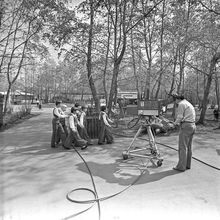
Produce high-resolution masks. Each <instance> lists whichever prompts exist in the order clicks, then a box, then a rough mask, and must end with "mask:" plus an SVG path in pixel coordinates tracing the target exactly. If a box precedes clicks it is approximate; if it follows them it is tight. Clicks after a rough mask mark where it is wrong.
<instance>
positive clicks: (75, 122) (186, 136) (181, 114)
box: [51, 95, 196, 171]
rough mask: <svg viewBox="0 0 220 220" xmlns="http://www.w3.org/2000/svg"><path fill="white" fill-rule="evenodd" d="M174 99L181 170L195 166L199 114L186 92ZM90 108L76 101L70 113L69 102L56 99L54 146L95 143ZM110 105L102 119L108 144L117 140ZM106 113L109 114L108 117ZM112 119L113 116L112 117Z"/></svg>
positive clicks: (101, 139)
mask: <svg viewBox="0 0 220 220" xmlns="http://www.w3.org/2000/svg"><path fill="white" fill-rule="evenodd" d="M173 99H174V102H176V104H178V109H177V117H176V120H175V121H174V122H173V123H172V124H173V125H174V126H179V127H180V131H179V143H178V156H179V160H178V163H177V165H176V166H175V167H174V168H173V169H174V170H177V171H185V170H187V169H190V168H191V159H192V139H193V135H194V133H195V130H196V125H195V120H196V114H195V109H194V107H193V105H192V104H191V103H190V102H188V101H187V100H186V99H185V98H184V96H183V95H173ZM86 110H87V109H86V108H85V107H81V106H79V105H78V104H75V106H74V107H72V108H71V113H70V114H68V113H66V112H65V111H66V106H65V105H62V103H61V102H60V101H57V102H56V107H55V108H54V109H53V116H54V117H53V120H52V126H53V133H52V138H51V147H52V148H54V147H57V144H59V142H60V141H61V142H62V146H63V147H64V148H65V149H71V148H72V145H73V144H74V145H75V146H76V147H81V149H85V148H86V147H87V146H88V145H89V144H92V143H91V140H90V138H89V136H88V134H87V130H86V120H85V116H86ZM105 110H106V108H103V109H101V112H100V116H102V117H100V120H102V121H103V123H101V124H103V126H101V129H100V137H99V140H98V144H104V143H105V140H107V144H108V143H109V144H110V143H112V142H113V136H112V134H111V132H110V130H109V127H111V126H110V125H109V123H108V122H107V121H108V120H107V119H106V118H107V114H106V113H105ZM104 116H105V117H104ZM109 121H110V120H109Z"/></svg>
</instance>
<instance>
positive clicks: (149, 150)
mask: <svg viewBox="0 0 220 220" xmlns="http://www.w3.org/2000/svg"><path fill="white" fill-rule="evenodd" d="M149 118H150V116H149ZM144 130H147V134H148V137H149V140H148V141H149V143H148V144H147V145H146V146H145V147H134V146H133V144H134V142H135V140H136V139H137V138H138V136H139V135H140V134H141V132H143V131H144ZM122 156H123V159H124V160H127V159H128V158H129V157H141V158H147V159H149V160H150V161H151V163H152V164H153V165H155V166H158V167H159V166H161V165H162V163H163V159H162V158H161V156H160V153H159V150H158V148H157V145H156V141H155V137H154V135H153V133H152V130H151V124H150V120H149V119H147V118H145V122H144V123H142V124H141V126H140V128H139V129H138V131H137V133H136V134H135V136H134V138H133V140H132V141H131V143H130V145H129V147H128V149H127V150H126V151H124V152H123V153H122Z"/></svg>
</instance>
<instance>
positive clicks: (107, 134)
mask: <svg viewBox="0 0 220 220" xmlns="http://www.w3.org/2000/svg"><path fill="white" fill-rule="evenodd" d="M105 140H106V141H107V144H111V143H112V142H113V136H112V133H111V130H110V128H109V127H108V126H106V125H101V129H100V134H99V140H98V143H99V144H104V143H105Z"/></svg>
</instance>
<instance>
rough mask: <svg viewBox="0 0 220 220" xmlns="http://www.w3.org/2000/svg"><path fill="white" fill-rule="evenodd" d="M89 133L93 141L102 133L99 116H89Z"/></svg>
mask: <svg viewBox="0 0 220 220" xmlns="http://www.w3.org/2000/svg"><path fill="white" fill-rule="evenodd" d="M86 120H87V133H88V135H89V137H90V138H91V139H97V138H98V137H99V132H100V120H99V118H98V117H97V116H87V118H86Z"/></svg>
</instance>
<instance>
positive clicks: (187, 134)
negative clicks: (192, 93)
mask: <svg viewBox="0 0 220 220" xmlns="http://www.w3.org/2000/svg"><path fill="white" fill-rule="evenodd" d="M173 98H174V100H175V102H176V103H177V104H178V109H177V117H176V120H175V122H174V124H175V125H178V126H180V132H179V148H178V152H179V161H178V164H177V166H176V167H174V168H173V169H174V170H177V171H185V170H186V169H190V168H191V159H192V139H193V135H194V133H195V130H196V125H195V120H196V113H195V109H194V107H193V105H192V104H191V103H190V102H188V101H187V100H186V99H185V98H184V96H183V95H173Z"/></svg>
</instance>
